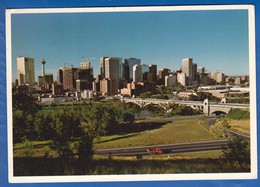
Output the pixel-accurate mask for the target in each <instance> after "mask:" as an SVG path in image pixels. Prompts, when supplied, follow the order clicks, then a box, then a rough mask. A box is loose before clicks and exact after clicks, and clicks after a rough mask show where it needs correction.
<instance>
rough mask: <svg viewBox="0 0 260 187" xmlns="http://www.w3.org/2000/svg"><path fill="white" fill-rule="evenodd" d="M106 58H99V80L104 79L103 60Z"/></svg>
mask: <svg viewBox="0 0 260 187" xmlns="http://www.w3.org/2000/svg"><path fill="white" fill-rule="evenodd" d="M106 58H108V57H101V58H100V60H99V61H100V75H101V79H104V78H105V59H106Z"/></svg>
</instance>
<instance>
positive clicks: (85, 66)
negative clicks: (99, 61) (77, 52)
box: [80, 62, 91, 69]
mask: <svg viewBox="0 0 260 187" xmlns="http://www.w3.org/2000/svg"><path fill="white" fill-rule="evenodd" d="M90 64H91V63H90V62H81V63H80V69H91V65H90Z"/></svg>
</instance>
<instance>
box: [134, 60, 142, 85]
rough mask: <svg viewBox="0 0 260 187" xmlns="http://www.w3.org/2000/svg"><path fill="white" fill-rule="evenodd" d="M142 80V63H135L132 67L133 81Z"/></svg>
mask: <svg viewBox="0 0 260 187" xmlns="http://www.w3.org/2000/svg"><path fill="white" fill-rule="evenodd" d="M142 81H143V71H142V65H140V64H136V65H134V67H133V82H142Z"/></svg>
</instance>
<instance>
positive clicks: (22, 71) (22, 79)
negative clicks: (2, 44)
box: [16, 57, 35, 87]
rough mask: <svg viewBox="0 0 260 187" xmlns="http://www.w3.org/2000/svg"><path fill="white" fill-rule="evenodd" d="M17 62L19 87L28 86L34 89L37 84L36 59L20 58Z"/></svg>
mask: <svg viewBox="0 0 260 187" xmlns="http://www.w3.org/2000/svg"><path fill="white" fill-rule="evenodd" d="M16 62H17V77H18V85H25V84H28V86H29V87H32V86H33V85H34V83H35V72H34V59H33V58H27V57H18V58H17V59H16Z"/></svg>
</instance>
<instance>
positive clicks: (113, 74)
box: [104, 57, 122, 93]
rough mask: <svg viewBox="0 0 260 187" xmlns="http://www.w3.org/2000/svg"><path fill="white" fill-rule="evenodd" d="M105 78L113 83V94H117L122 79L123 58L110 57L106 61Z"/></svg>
mask: <svg viewBox="0 0 260 187" xmlns="http://www.w3.org/2000/svg"><path fill="white" fill-rule="evenodd" d="M104 70H105V78H106V79H110V80H112V81H113V84H114V86H113V87H112V89H113V90H112V92H113V93H117V92H118V89H119V83H120V81H121V79H122V58H118V57H109V58H106V59H105V69H104Z"/></svg>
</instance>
